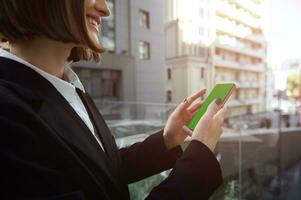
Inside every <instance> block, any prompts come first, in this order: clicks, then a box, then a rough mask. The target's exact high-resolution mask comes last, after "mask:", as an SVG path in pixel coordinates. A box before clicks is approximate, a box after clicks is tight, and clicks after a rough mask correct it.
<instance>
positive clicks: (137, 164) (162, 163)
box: [119, 130, 183, 184]
mask: <svg viewBox="0 0 301 200" xmlns="http://www.w3.org/2000/svg"><path fill="white" fill-rule="evenodd" d="M119 152H120V155H121V167H120V168H121V170H122V174H123V177H124V178H125V182H126V183H127V184H129V183H132V182H136V181H139V180H142V179H144V178H146V177H149V176H152V175H154V174H157V173H160V172H162V171H164V170H167V169H170V168H172V167H173V166H174V164H175V162H176V160H177V159H178V158H180V156H181V155H182V153H183V151H182V149H181V147H180V146H178V147H175V148H173V149H171V150H167V148H166V147H165V144H164V139H163V130H160V131H158V132H157V133H155V134H152V135H151V136H149V137H148V138H146V139H145V140H144V141H143V142H138V143H135V144H133V145H132V146H130V147H127V148H122V149H120V150H119Z"/></svg>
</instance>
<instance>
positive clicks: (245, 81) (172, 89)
mask: <svg viewBox="0 0 301 200" xmlns="http://www.w3.org/2000/svg"><path fill="white" fill-rule="evenodd" d="M188 10H189V12H187V11H188ZM261 18H262V10H261V1H258V0H189V2H187V0H186V1H183V0H168V1H167V5H166V27H165V34H166V38H167V42H166V52H167V53H166V55H167V56H166V65H167V89H166V90H167V92H166V93H167V94H168V95H167V97H168V98H167V100H168V101H171V102H174V103H177V102H179V101H181V99H183V98H184V97H185V96H188V95H190V94H192V93H193V92H195V91H197V90H198V89H200V88H203V87H206V88H208V89H209V90H210V89H212V88H213V86H214V85H215V83H222V82H235V83H236V84H237V86H238V89H237V90H236V93H235V94H234V95H232V97H231V98H232V100H231V101H230V102H229V103H228V106H229V108H230V114H231V115H239V114H251V113H256V112H261V111H264V110H265V96H266V93H265V88H266V87H265V84H266V81H265V70H266V41H265V38H264V36H263V33H262V27H261ZM170 36H171V37H170ZM168 38H170V39H169V41H168ZM203 52H205V53H203ZM183 59H184V60H185V59H186V60H187V61H188V60H189V62H186V63H185V62H183ZM180 60H181V61H180ZM192 63H194V64H192ZM169 73H170V74H171V75H170V76H168V74H169ZM174 83H176V84H174ZM179 83H181V85H183V86H184V87H182V88H181V87H180V86H179Z"/></svg>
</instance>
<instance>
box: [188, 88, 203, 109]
mask: <svg viewBox="0 0 301 200" xmlns="http://www.w3.org/2000/svg"><path fill="white" fill-rule="evenodd" d="M205 93H206V89H202V90H200V91H198V92H196V93H194V94H193V95H191V96H190V97H188V98H187V104H188V106H189V105H190V104H192V103H193V102H194V101H195V100H196V99H198V98H200V97H202V96H203V95H204V94H205Z"/></svg>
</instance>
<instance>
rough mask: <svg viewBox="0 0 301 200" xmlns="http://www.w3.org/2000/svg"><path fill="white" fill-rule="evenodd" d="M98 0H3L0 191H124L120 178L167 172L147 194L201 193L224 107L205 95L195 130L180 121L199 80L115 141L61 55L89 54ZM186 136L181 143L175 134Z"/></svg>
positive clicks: (4, 195) (102, 9)
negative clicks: (143, 125) (164, 118)
mask: <svg viewBox="0 0 301 200" xmlns="http://www.w3.org/2000/svg"><path fill="white" fill-rule="evenodd" d="M108 15H109V10H108V8H107V7H106V4H105V0H77V1H75V0H74V1H69V0H0V37H1V40H2V41H8V42H9V46H10V53H9V52H7V51H4V50H1V52H0V106H1V109H0V128H1V140H0V158H1V172H0V173H1V174H0V177H1V179H0V182H1V192H0V199H2V200H3V199H39V200H40V199H42V200H43V199H80V200H84V199H87V200H88V199H119V200H121V199H129V193H128V188H127V184H129V183H132V182H135V181H138V180H141V179H143V178H146V177H148V176H151V175H154V174H156V173H159V172H161V171H163V170H166V169H169V168H173V170H172V172H171V174H170V175H169V176H168V177H167V178H166V180H164V181H163V182H162V183H161V184H159V185H158V186H157V187H155V188H154V189H153V190H152V191H151V192H150V194H149V196H148V197H147V199H190V200H192V199H207V198H208V197H209V196H210V195H211V194H212V193H213V192H214V190H215V189H216V188H217V187H218V186H219V185H220V184H221V182H222V178H221V171H220V167H219V164H218V162H217V161H216V159H215V157H214V154H213V153H212V151H213V150H214V147H215V145H216V143H217V140H218V138H219V137H220V134H221V132H222V125H223V119H224V116H225V109H224V108H221V101H220V100H217V101H216V102H215V103H212V104H211V105H210V107H209V108H208V111H207V112H206V114H205V115H204V117H203V118H202V120H200V122H199V123H198V125H197V127H196V129H195V130H194V132H190V131H187V129H185V128H183V127H185V125H187V124H188V122H189V121H190V119H191V118H192V116H193V114H194V113H195V111H196V110H197V109H198V108H199V107H200V106H201V103H198V104H195V105H194V106H192V103H193V102H194V101H195V100H196V99H198V98H199V97H202V96H203V95H204V93H205V90H201V91H199V92H198V93H196V94H194V95H193V96H191V97H189V98H187V99H185V100H184V101H183V102H182V103H181V104H180V105H178V106H177V108H176V109H175V111H174V112H173V113H172V114H171V116H170V117H169V119H168V122H167V124H166V126H165V128H164V130H161V131H159V132H157V133H154V134H153V135H151V136H150V137H148V138H147V139H146V140H144V141H143V142H141V143H136V144H134V145H132V146H130V147H128V148H123V149H120V150H119V149H117V147H116V144H115V141H114V138H113V136H111V134H110V132H109V129H108V127H107V126H106V124H105V122H104V120H103V118H102V117H101V115H100V113H99V112H98V111H97V109H96V107H95V104H94V103H93V101H92V100H91V98H90V97H89V95H88V94H86V93H85V91H84V88H83V86H82V84H81V82H80V80H79V79H78V77H77V76H76V74H75V73H74V72H73V71H72V69H70V68H69V67H68V66H66V65H65V64H66V62H67V61H71V62H74V61H78V60H91V59H93V60H95V61H99V55H100V54H101V53H102V52H103V51H104V50H103V48H102V47H101V46H100V44H99V41H98V34H99V30H98V26H99V24H100V22H101V18H102V17H105V16H108ZM188 136H191V137H192V141H191V142H190V144H189V145H188V147H187V148H186V150H185V151H184V152H182V149H181V148H180V144H181V143H183V141H184V139H185V138H186V137H188Z"/></svg>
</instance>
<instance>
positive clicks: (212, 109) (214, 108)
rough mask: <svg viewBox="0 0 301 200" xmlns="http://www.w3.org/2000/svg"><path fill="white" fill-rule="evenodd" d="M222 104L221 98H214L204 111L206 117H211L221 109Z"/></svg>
mask: <svg viewBox="0 0 301 200" xmlns="http://www.w3.org/2000/svg"><path fill="white" fill-rule="evenodd" d="M221 106H222V100H221V99H215V100H214V101H212V102H211V103H210V105H209V107H208V108H207V111H206V113H205V115H204V116H206V118H207V117H208V118H213V117H214V115H215V114H216V113H217V112H218V111H219V110H220V109H221Z"/></svg>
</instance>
